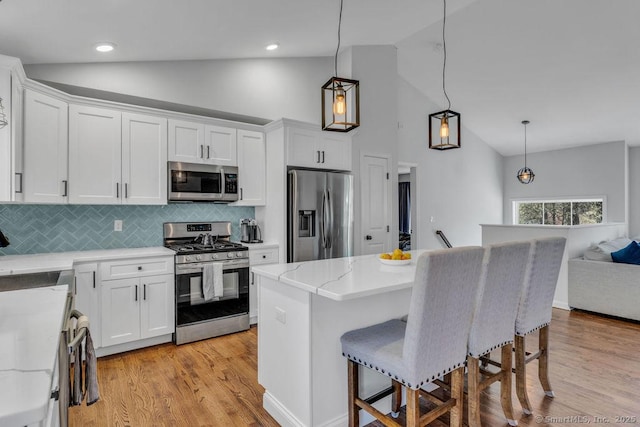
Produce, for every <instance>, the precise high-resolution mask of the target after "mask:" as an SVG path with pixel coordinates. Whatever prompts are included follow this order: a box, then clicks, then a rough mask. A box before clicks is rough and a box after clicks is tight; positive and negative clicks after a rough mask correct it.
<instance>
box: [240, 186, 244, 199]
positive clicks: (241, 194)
mask: <svg viewBox="0 0 640 427" xmlns="http://www.w3.org/2000/svg"><path fill="white" fill-rule="evenodd" d="M243 198H244V194H243V193H242V187H240V200H242V199H243Z"/></svg>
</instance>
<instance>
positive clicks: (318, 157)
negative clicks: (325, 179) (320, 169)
mask: <svg viewBox="0 0 640 427" xmlns="http://www.w3.org/2000/svg"><path fill="white" fill-rule="evenodd" d="M316 156H317V160H316V163H320V150H316Z"/></svg>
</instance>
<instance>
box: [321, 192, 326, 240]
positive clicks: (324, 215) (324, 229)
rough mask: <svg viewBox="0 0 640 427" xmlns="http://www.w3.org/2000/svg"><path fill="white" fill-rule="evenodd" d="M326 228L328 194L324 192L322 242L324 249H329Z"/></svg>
mask: <svg viewBox="0 0 640 427" xmlns="http://www.w3.org/2000/svg"><path fill="white" fill-rule="evenodd" d="M326 228H327V192H326V191H323V192H322V208H321V211H320V240H321V242H322V248H323V249H326V248H327V238H326Z"/></svg>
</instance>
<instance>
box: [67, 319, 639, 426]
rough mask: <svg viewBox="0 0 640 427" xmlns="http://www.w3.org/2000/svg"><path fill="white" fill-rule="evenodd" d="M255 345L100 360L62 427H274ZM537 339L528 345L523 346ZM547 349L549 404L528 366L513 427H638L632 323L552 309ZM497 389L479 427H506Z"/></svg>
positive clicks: (233, 340) (242, 337) (488, 395)
mask: <svg viewBox="0 0 640 427" xmlns="http://www.w3.org/2000/svg"><path fill="white" fill-rule="evenodd" d="M256 338H257V329H256V328H251V329H250V330H249V331H246V332H242V333H238V334H233V335H228V336H224V337H219V338H213V339H210V340H205V341H200V342H196V343H191V344H185V345H182V346H174V345H173V344H165V345H161V346H156V347H152V348H147V349H142V350H137V351H132V352H128V353H123V354H119V355H114V356H108V357H103V358H100V359H99V360H98V378H99V382H100V393H101V400H100V401H99V402H97V403H95V404H94V405H92V406H89V407H87V406H84V405H83V406H77V407H72V408H70V409H69V418H70V419H69V425H70V426H71V427H85V426H133V427H138V426H143V427H146V426H276V425H277V423H276V422H275V421H274V420H273V419H272V418H271V417H270V416H269V414H267V413H266V412H265V411H264V409H262V393H263V391H264V390H263V388H262V387H261V386H260V385H259V384H258V382H257V373H256V366H257V339H256ZM536 339H537V337H536V336H532V337H530V338H529V337H528V339H527V342H528V343H534V342H535V341H536ZM550 340H551V344H550V346H551V356H550V371H551V384H552V386H553V388H554V391H555V393H556V397H555V398H553V399H550V398H546V397H544V393H543V392H542V389H541V388H540V386H539V383H538V382H537V369H536V366H535V364H530V365H529V366H527V374H528V390H529V399H530V401H531V404H532V405H533V410H534V415H532V416H523V415H522V412H521V407H520V405H519V403H518V401H517V399H516V397H515V395H514V409H515V411H516V414H517V417H518V422H519V425H520V426H569V425H577V424H586V422H585V420H588V421H589V422H590V424H591V425H605V424H609V425H640V356H639V355H640V324H638V323H633V322H626V321H620V320H614V319H610V318H605V317H601V316H597V315H592V314H587V313H580V312H568V311H564V310H554V313H553V322H552V324H551V334H550ZM345 371H346V362H345ZM498 387H499V385H498V384H494V385H492V386H491V387H490V388H489V389H488V390H486V391H485V392H484V393H483V395H482V402H481V405H482V407H481V409H482V423H483V425H484V426H506V425H507V424H506V422H505V420H504V418H503V415H502V410H501V407H500V399H499V388H498ZM401 417H402V415H401ZM572 417H573V418H572ZM595 417H603V418H602V420H598V419H596V418H595ZM617 417H618V418H617ZM605 418H606V419H607V420H608V423H607V422H605V420H604V419H605ZM445 420H446V418H445ZM377 425H379V424H377V423H374V424H372V426H377ZM433 425H434V426H445V425H446V424H445V423H443V422H436V423H433Z"/></svg>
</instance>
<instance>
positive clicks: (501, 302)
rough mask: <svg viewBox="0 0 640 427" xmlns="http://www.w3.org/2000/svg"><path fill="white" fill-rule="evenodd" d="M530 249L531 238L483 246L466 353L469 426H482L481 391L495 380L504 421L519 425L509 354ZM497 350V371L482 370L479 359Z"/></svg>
mask: <svg viewBox="0 0 640 427" xmlns="http://www.w3.org/2000/svg"><path fill="white" fill-rule="evenodd" d="M530 250H531V241H522V242H510V243H501V244H496V245H491V246H488V247H487V248H486V249H485V256H484V266H483V272H482V276H481V279H480V285H479V289H478V294H477V296H476V306H475V311H474V314H473V322H472V323H471V332H470V333H469V345H468V351H469V354H468V355H467V402H468V405H467V408H468V424H469V426H470V427H478V426H480V425H481V423H480V393H481V392H482V391H483V390H484V389H486V388H487V387H489V386H490V385H491V384H493V383H494V382H496V381H500V402H501V403H502V410H503V411H504V415H505V417H506V418H507V422H508V423H509V425H512V426H516V425H518V422H517V421H516V420H515V418H514V416H513V405H512V403H511V363H512V361H511V360H512V356H511V353H512V351H513V345H512V344H513V339H514V338H513V325H514V324H515V321H516V314H517V312H518V302H519V301H520V295H521V293H522V284H523V281H524V277H525V272H526V271H527V264H528V263H529V253H530ZM496 349H501V355H502V356H501V360H500V364H499V366H500V371H499V372H497V373H494V372H490V371H488V370H486V369H484V368H482V369H481V368H480V358H481V357H482V356H485V355H487V354H488V353H490V352H491V351H493V350H496ZM481 374H482V376H481ZM482 377H484V379H483V378H482Z"/></svg>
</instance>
